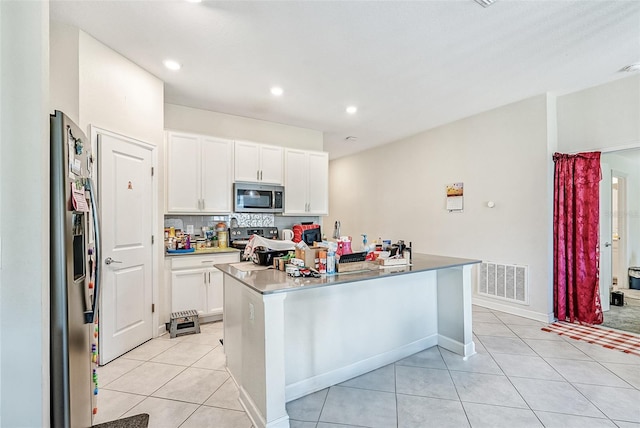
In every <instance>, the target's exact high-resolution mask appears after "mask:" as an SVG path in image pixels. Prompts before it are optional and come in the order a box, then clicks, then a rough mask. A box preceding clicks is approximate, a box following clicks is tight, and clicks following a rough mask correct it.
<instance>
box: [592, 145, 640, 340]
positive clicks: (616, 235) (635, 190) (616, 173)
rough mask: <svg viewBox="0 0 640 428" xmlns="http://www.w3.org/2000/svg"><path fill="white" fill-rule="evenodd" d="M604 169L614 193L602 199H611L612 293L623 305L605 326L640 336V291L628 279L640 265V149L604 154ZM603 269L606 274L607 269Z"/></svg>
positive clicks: (608, 212) (612, 309) (607, 206)
mask: <svg viewBox="0 0 640 428" xmlns="http://www.w3.org/2000/svg"><path fill="white" fill-rule="evenodd" d="M602 167H603V179H607V180H609V183H608V185H607V183H603V186H607V187H608V188H609V189H610V192H603V193H601V197H602V198H607V197H608V198H609V199H610V201H602V202H603V204H602V206H604V207H605V210H606V211H605V212H603V213H601V215H610V220H611V221H610V228H611V229H610V235H609V236H610V237H611V239H610V241H609V242H610V244H611V259H610V272H611V284H612V286H611V291H613V292H617V293H621V295H620V294H618V295H617V297H616V300H617V301H618V302H620V301H621V302H622V303H623V305H622V306H618V305H615V304H611V305H610V308H609V311H607V312H605V314H604V323H603V325H604V326H606V327H612V328H616V329H619V330H625V331H629V332H634V333H640V290H634V289H630V288H629V276H628V270H629V267H633V266H639V265H640V222H639V221H637V219H638V217H639V215H640V149H632V150H623V151H616V152H610V153H603V154H602ZM605 168H607V170H606V171H605ZM607 176H609V177H610V178H607ZM607 193H609V194H610V196H607ZM604 234H606V232H603V235H604ZM605 263H606V261H604V260H601V264H603V265H604V264H605ZM602 268H603V270H602V271H601V272H603V273H604V272H606V266H602Z"/></svg>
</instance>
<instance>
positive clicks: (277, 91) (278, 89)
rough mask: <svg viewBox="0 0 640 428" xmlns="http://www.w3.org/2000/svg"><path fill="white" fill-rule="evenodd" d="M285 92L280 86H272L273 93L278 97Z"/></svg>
mask: <svg viewBox="0 0 640 428" xmlns="http://www.w3.org/2000/svg"><path fill="white" fill-rule="evenodd" d="M283 93H284V91H283V90H282V88H281V87H279V86H274V87H273V88H271V94H272V95H275V96H276V97H279V96H280V95H282V94H283Z"/></svg>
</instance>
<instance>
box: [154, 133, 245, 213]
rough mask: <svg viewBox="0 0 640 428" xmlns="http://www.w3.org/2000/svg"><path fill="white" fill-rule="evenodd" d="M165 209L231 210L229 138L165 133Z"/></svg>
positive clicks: (198, 211) (231, 148)
mask: <svg viewBox="0 0 640 428" xmlns="http://www.w3.org/2000/svg"><path fill="white" fill-rule="evenodd" d="M166 162H167V212H169V213H229V212H231V210H232V187H233V171H232V166H233V141H231V140H224V139H220V138H215V137H208V136H204V135H195V134H186V133H182V132H168V133H167V161H166Z"/></svg>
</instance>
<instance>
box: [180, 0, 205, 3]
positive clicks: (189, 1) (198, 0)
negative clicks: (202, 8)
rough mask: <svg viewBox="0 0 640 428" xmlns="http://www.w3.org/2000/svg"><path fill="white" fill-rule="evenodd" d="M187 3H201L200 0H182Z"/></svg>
mask: <svg viewBox="0 0 640 428" xmlns="http://www.w3.org/2000/svg"><path fill="white" fill-rule="evenodd" d="M184 1H186V2H187V3H202V0H184Z"/></svg>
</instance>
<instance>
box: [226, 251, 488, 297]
mask: <svg viewBox="0 0 640 428" xmlns="http://www.w3.org/2000/svg"><path fill="white" fill-rule="evenodd" d="M475 263H480V260H472V259H464V258H458V257H445V256H436V255H432V254H414V255H413V259H412V262H411V264H410V265H399V266H393V267H388V268H379V269H367V270H360V271H356V272H346V273H336V274H335V275H321V276H320V277H317V278H315V277H291V276H289V275H287V274H286V272H283V271H279V270H275V269H265V270H258V271H250V272H246V271H241V270H239V269H237V268H235V267H234V266H233V265H231V264H218V265H216V267H217V268H218V269H220V270H221V271H222V272H224V273H226V274H227V275H230V276H232V277H234V278H235V279H237V280H238V281H240V282H241V283H243V284H244V285H246V286H247V287H249V288H251V289H252V290H254V291H257V292H258V293H260V294H271V293H280V292H288V291H295V290H301V289H308V288H313V287H322V286H328V285H337V284H342V283H349V282H356V281H364V280H369V279H375V278H381V277H390V276H394V275H406V274H410V273H415V272H424V271H429V270H437V269H443V268H451V267H456V266H463V265H468V264H475Z"/></svg>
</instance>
